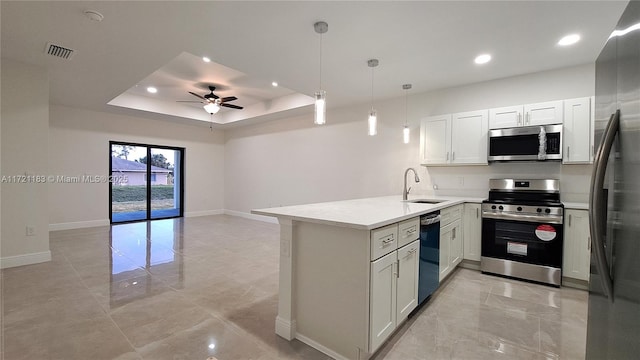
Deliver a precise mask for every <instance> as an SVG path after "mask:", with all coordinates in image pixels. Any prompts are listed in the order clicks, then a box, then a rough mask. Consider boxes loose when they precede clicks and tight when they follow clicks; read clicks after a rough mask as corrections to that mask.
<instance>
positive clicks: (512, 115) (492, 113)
mask: <svg viewBox="0 0 640 360" xmlns="http://www.w3.org/2000/svg"><path fill="white" fill-rule="evenodd" d="M562 115H563V114H562V100H558V101H547V102H543V103H537V104H527V105H517V106H507V107H502V108H495V109H490V110H489V129H503V128H511V127H518V126H534V125H549V124H561V123H562Z"/></svg>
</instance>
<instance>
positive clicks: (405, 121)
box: [404, 89, 409, 126]
mask: <svg viewBox="0 0 640 360" xmlns="http://www.w3.org/2000/svg"><path fill="white" fill-rule="evenodd" d="M408 103H409V89H405V90H404V126H407V117H408V113H409V110H407V109H409V105H408Z"/></svg>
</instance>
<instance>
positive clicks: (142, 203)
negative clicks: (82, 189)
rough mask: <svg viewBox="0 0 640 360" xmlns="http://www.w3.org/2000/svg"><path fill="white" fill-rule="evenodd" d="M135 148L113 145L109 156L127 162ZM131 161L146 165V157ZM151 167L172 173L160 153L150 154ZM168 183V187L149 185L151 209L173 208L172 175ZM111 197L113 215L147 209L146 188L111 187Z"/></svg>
mask: <svg viewBox="0 0 640 360" xmlns="http://www.w3.org/2000/svg"><path fill="white" fill-rule="evenodd" d="M135 148H136V147H135V146H130V145H117V144H114V145H112V146H111V155H112V156H115V157H119V158H122V159H125V160H128V158H129V155H130V154H131V153H132V152H133V150H134V149H135ZM132 161H135V162H139V163H142V164H146V163H147V157H146V156H143V157H140V158H139V159H137V160H132ZM151 165H152V166H157V167H161V168H164V169H169V170H171V171H173V166H172V165H171V163H170V162H169V160H168V159H167V158H166V157H165V156H164V155H163V154H160V153H155V154H151ZM168 183H169V185H151V209H154V210H156V209H172V208H174V207H175V204H174V198H173V176H172V174H169V177H168ZM111 196H112V203H111V210H112V212H114V213H115V212H131V211H143V210H146V209H147V188H146V186H145V185H113V186H112V189H111Z"/></svg>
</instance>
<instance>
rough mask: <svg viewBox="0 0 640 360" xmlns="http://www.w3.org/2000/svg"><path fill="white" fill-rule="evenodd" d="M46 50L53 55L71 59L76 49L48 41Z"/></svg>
mask: <svg viewBox="0 0 640 360" xmlns="http://www.w3.org/2000/svg"><path fill="white" fill-rule="evenodd" d="M44 52H46V53H47V54H49V55H51V56H55V57H59V58H62V59H65V60H71V58H72V57H73V54H75V51H74V50H73V49H69V48H66V47H64V46H60V45H56V44H54V43H47V46H46V48H45V49H44Z"/></svg>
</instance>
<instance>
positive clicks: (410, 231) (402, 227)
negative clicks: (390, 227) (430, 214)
mask: <svg viewBox="0 0 640 360" xmlns="http://www.w3.org/2000/svg"><path fill="white" fill-rule="evenodd" d="M398 236H399V239H398V247H399V248H400V247H403V246H405V245H407V244H408V243H410V242H412V241H413V240H417V239H418V238H419V237H420V217H414V218H412V219H408V220H405V221H403V222H401V223H399V224H398Z"/></svg>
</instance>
